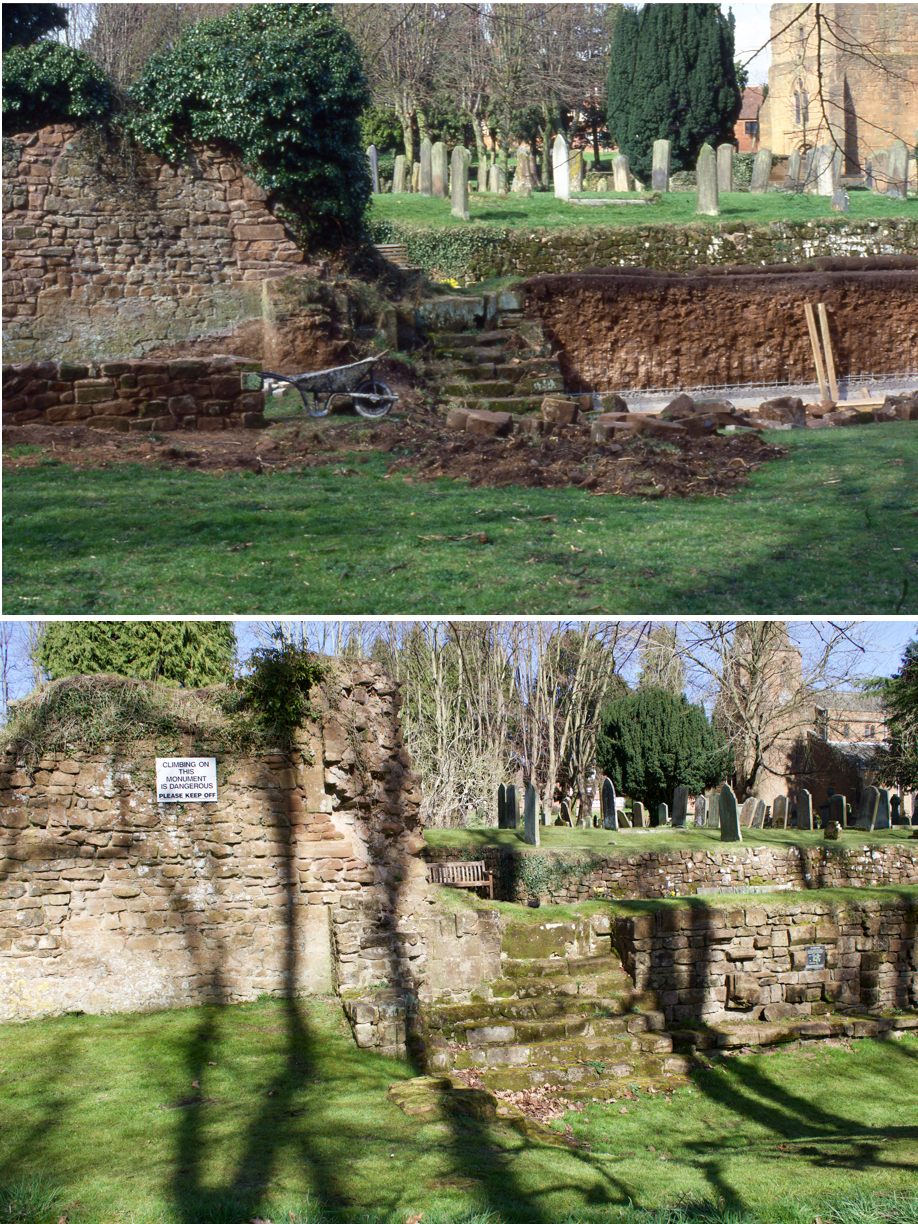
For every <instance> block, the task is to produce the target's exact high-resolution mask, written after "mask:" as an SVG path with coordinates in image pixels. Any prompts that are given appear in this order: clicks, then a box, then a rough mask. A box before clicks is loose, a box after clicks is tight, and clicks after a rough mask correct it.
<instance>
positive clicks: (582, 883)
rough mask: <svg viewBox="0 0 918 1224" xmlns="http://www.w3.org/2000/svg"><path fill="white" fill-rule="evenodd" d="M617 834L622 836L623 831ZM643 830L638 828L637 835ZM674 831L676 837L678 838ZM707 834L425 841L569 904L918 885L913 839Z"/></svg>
mask: <svg viewBox="0 0 918 1224" xmlns="http://www.w3.org/2000/svg"><path fill="white" fill-rule="evenodd" d="M621 836H623V837H627V836H628V833H627V832H625V833H623V834H622V835H621ZM641 836H642V834H641V833H635V834H634V839H635V841H636V842H638V841H639V840H640V838H641ZM675 836H677V835H674V839H675ZM721 844H722V843H721V842H720V841H719V839H718V838H717V835H716V834H713V833H712V835H711V849H710V850H679V849H675V848H674V849H673V850H669V851H658V850H648V851H643V852H642V851H641V850H640V849H639V847H637V846H636V847H635V849H634V850H633V851H632V852H630V853H628V852H624V853H622V852H620V851H614V852H611V851H609V850H605V849H602V848H599V847H597V849H596V850H595V851H583V852H570V853H568V854H563V853H561V854H559V853H552V852H550V851H545V850H541V851H532V852H525V851H522V850H520V851H514V850H506V849H500V848H498V847H491V846H489V847H485V848H483V849H482V850H481V851H479V850H477V849H476V850H475V851H474V853H472V854H471V855H468V854H463V852H462V851H461V850H459V849H458V848H457V847H454V846H449V847H443V846H439V847H433V846H429V847H428V848H427V849H426V851H425V854H426V856H427V858H428V859H430V860H432V861H436V862H457V861H461V860H462V859H463V858H464V857H473V858H483V859H484V861H485V863H486V864H487V869H488V871H490V872H492V873H493V875H494V890H495V894H496V895H497V896H498V898H499V899H500V900H502V901H519V902H521V903H524V904H525V903H526V902H528V901H530V900H534V899H537V898H538V899H540V900H541V902H542V903H543V904H549V905H567V904H569V903H572V902H576V901H585V900H590V899H592V898H594V897H602V896H607V897H612V898H615V899H639V898H642V897H647V898H653V897H667V896H677V897H690V896H694V895H696V894H698V893H703V892H704V891H707V892H712V891H716V890H718V889H732V888H737V889H742V888H746V889H748V888H767V887H774V886H781V887H789V888H795V889H801V890H806V889H817V888H859V887H887V886H901V885H910V884H918V844H915V845H910V844H908V843H907V842H902V841H895V842H888V843H885V844H884V843H883V842H877V841H873V842H871V843H869V844H866V843H864V842H863V841H859V840H858V834H857V832H856V831H855V830H852V829H848V830H846V831H845V832H843V833H842V840H841V841H840V842H825V843H822V844H818V845H814V846H787V847H778V846H742V845H741V846H731V847H730V849H729V850H728V849H726V848H725V849H719V848H718V847H720V845H721Z"/></svg>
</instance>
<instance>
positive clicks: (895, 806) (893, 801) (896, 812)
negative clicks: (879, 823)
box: [889, 795, 908, 825]
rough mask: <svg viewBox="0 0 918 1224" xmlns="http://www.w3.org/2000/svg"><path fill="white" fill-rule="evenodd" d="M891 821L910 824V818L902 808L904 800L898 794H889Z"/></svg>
mask: <svg viewBox="0 0 918 1224" xmlns="http://www.w3.org/2000/svg"><path fill="white" fill-rule="evenodd" d="M889 821H890V824H892V825H904V824H908V818H907V817H906V816H905V814H904V813H903V810H902V800H901V799H900V798H899V796H898V795H890V796H889Z"/></svg>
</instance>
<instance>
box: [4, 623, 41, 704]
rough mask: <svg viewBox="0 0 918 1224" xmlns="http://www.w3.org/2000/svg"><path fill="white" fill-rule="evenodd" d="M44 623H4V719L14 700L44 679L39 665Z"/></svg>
mask: <svg viewBox="0 0 918 1224" xmlns="http://www.w3.org/2000/svg"><path fill="white" fill-rule="evenodd" d="M43 632H44V623H43V622H42V621H9V620H0V717H2V718H4V719H5V718H6V717H7V714H8V712H9V705H10V702H11V701H14V700H16V699H17V698H19V697H24V696H25V694H26V693H28V692H31V690H32V689H34V688H37V687H38V685H39V684H40V683H41V681H42V679H43V677H42V673H41V667H40V665H39V663H38V647H39V645H40V644H41V638H42V634H43Z"/></svg>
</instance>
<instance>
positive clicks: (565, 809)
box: [558, 799, 571, 825]
mask: <svg viewBox="0 0 918 1224" xmlns="http://www.w3.org/2000/svg"><path fill="white" fill-rule="evenodd" d="M558 819H559V820H560V821H561V823H562V824H563V825H570V824H571V808H570V804H569V803H568V801H567V800H566V799H562V800H561V815H560V816H559V818H558Z"/></svg>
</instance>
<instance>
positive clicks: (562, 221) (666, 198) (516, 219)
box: [368, 190, 916, 229]
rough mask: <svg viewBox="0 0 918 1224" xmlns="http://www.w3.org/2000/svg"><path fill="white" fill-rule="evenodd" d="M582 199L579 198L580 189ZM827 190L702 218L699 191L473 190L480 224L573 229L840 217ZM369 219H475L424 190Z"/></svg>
mask: <svg viewBox="0 0 918 1224" xmlns="http://www.w3.org/2000/svg"><path fill="white" fill-rule="evenodd" d="M578 195H579V196H582V197H584V198H592V199H603V198H605V199H640V195H639V194H637V195H636V194H633V193H632V194H631V195H626V194H625V193H622V192H613V191H610V192H607V193H605V194H600V193H597V192H582V193H578ZM849 196H850V200H851V208H850V211H849V212H848V214H847V216H848V219H849V220H850V221H866V220H872V219H874V218H876V219H877V220H883V219H884V218H887V217H909V216H911V217H914V216H915V212H916V204H915V201H914V199H912V200H908V201H902V200H888V199H886V198H885V197H884V196H879V195H874V194H873V193H872V192H869V191H856V190H852V191H851V192H849ZM575 198H577V197H576V196H575ZM829 204H830V201H829V199H828V198H827V197H824V196H814V195H784V194H783V193H780V192H767V193H766V194H764V195H750V194H749V193H748V192H731V193H729V194H726V193H725V194H723V195H721V197H720V216H719V217H698V216H697V215H696V211H695V210H696V208H697V207H698V201H697V198H696V195H695V192H694V191H674V192H668V193H667V194H665V195H662V196H661V197H660V199H659V201H658V202H657V203H653V204H646V205H640V206H638V205H633V206H632V205H610V206H609V207H608V208H578V207H576V206H575V205H570V204H564V203H563V202H562V201H560V200H557V199H556V198H555V196H554V193H553V192H547V191H546V192H542V191H539V192H536V193H535V194H534V195H532V196H530V197H529V199H524V198H520V197H519V196H514V195H512V194H511V195H507V196H492V195H481V194H479V193H478V192H474V191H473V192H471V193H470V194H469V217H470V220H471V222H472V223H473V224H479V225H485V226H487V227H488V228H489V229H495V228H499V229H519V228H523V227H529V226H531V227H533V228H539V229H568V228H572V227H576V226H580V225H588V226H592V227H595V226H597V225H603V226H605V225H611V226H631V225H688V224H693V225H694V224H697V225H703V226H712V225H718V224H723V223H724V222H730V221H741V222H744V223H746V224H749V225H769V224H770V223H772V222H791V223H793V222H806V221H817V220H820V219H821V218H826V219H829V218H832V219H833V220H835V221H837V220H838V216H839V214H838V213H833V212H832V210H831V209H830V207H829ZM368 219H369V221H370V223H371V224H372V223H373V222H375V221H398V222H400V223H404V224H406V225H417V226H420V227H423V228H429V227H432V226H436V227H440V226H442V227H443V228H446V229H454V228H457V227H461V228H468V224H469V222H467V221H461V220H459V219H458V218H456V217H453V216H451V215H450V202H449V200H441V199H437V198H435V197H433V196H421V195H376V196H374V197H373V201H372V204H371V206H370V211H369V213H368Z"/></svg>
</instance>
